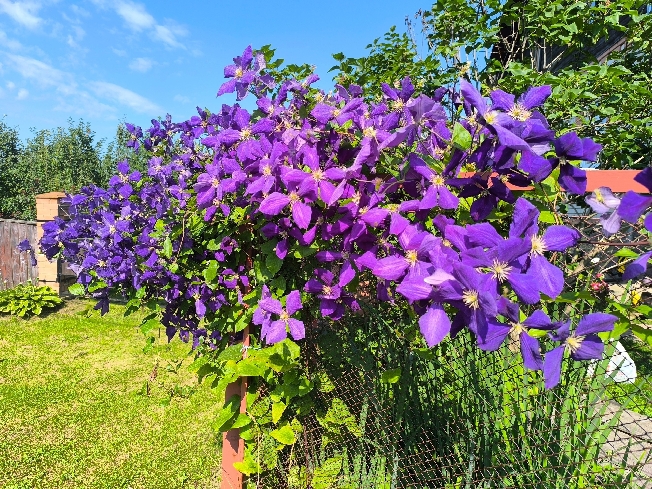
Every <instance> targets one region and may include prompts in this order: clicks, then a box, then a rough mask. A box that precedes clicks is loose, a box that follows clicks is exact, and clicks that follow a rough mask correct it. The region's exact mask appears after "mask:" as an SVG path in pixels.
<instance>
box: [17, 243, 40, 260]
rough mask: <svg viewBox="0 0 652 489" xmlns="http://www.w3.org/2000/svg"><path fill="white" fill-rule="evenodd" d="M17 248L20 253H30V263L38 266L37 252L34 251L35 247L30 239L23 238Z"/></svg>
mask: <svg viewBox="0 0 652 489" xmlns="http://www.w3.org/2000/svg"><path fill="white" fill-rule="evenodd" d="M16 249H17V250H18V252H19V253H25V252H27V253H28V254H29V258H30V263H31V264H32V266H33V267H35V266H36V264H37V263H36V254H35V253H34V248H33V247H32V245H31V244H30V242H29V240H28V239H24V240H22V241H21V242H20V243H18V245H17V246H16Z"/></svg>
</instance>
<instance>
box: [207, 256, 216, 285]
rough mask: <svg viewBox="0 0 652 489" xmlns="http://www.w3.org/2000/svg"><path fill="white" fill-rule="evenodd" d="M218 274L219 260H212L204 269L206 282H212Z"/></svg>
mask: <svg viewBox="0 0 652 489" xmlns="http://www.w3.org/2000/svg"><path fill="white" fill-rule="evenodd" d="M216 276H217V261H216V260H210V261H209V262H208V266H207V267H206V268H205V269H204V279H206V282H212V281H213V280H214V279H215V277H216Z"/></svg>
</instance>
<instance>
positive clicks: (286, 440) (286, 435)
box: [269, 425, 297, 445]
mask: <svg viewBox="0 0 652 489" xmlns="http://www.w3.org/2000/svg"><path fill="white" fill-rule="evenodd" d="M269 434H270V436H271V437H272V438H274V439H275V440H276V441H278V442H279V443H282V444H283V445H292V444H294V442H296V441H297V439H296V436H295V434H294V430H293V429H292V428H290V426H289V425H285V426H281V427H280V428H278V429H276V430H273V431H271V432H270V433H269Z"/></svg>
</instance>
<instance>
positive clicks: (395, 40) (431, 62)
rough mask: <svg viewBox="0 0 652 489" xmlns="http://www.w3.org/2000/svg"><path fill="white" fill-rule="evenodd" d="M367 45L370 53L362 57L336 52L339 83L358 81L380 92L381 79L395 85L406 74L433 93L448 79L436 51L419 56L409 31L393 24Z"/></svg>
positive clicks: (345, 84)
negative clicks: (404, 31) (397, 28)
mask: <svg viewBox="0 0 652 489" xmlns="http://www.w3.org/2000/svg"><path fill="white" fill-rule="evenodd" d="M367 49H368V50H369V55H368V56H363V57H361V58H348V57H346V56H345V55H344V54H343V53H337V54H334V55H333V58H335V60H336V61H337V62H338V64H336V65H335V66H333V67H332V68H331V71H335V72H336V75H335V77H334V79H335V81H336V82H337V83H340V84H342V85H344V86H348V85H349V84H351V83H355V84H356V85H360V86H363V87H365V93H371V94H374V95H376V96H380V84H381V83H388V84H390V85H392V86H393V85H394V84H395V83H396V82H397V81H400V80H401V79H402V78H404V77H405V76H409V77H410V78H411V79H412V80H413V82H414V84H415V86H416V87H417V89H418V90H419V91H422V92H424V93H432V92H433V91H434V90H435V89H436V88H437V87H439V86H441V85H443V84H445V83H446V81H447V79H446V78H445V77H444V76H442V75H443V73H442V70H441V65H440V62H439V61H438V60H437V58H436V57H435V55H434V54H432V53H430V54H428V55H427V56H426V57H424V58H422V57H421V56H419V53H418V51H417V47H416V45H415V43H414V42H413V40H412V39H410V37H409V36H408V35H407V34H399V33H398V32H396V27H392V28H391V29H390V30H389V32H387V33H386V34H385V35H384V36H383V38H382V40H381V39H380V38H377V39H374V41H373V43H371V44H369V45H367Z"/></svg>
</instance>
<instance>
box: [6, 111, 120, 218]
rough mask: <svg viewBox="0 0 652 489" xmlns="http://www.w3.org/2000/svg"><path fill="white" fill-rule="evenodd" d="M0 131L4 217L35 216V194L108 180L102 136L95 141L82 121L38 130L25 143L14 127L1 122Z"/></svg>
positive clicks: (108, 173)
mask: <svg viewBox="0 0 652 489" xmlns="http://www.w3.org/2000/svg"><path fill="white" fill-rule="evenodd" d="M0 132H1V134H0V141H1V143H0V144H1V145H2V146H3V149H2V150H0V217H3V218H11V219H26V220H30V219H35V218H36V203H35V200H34V197H35V196H36V195H37V194H40V193H45V192H55V191H65V192H72V191H75V190H78V189H79V188H81V187H82V186H84V185H88V184H90V183H96V184H99V185H102V184H106V183H107V182H108V178H109V176H110V174H111V172H112V171H113V165H110V164H109V162H108V161H106V160H103V159H102V158H100V154H101V153H102V145H103V141H99V142H95V140H94V137H95V135H94V133H93V132H92V131H91V129H90V126H89V125H88V124H87V123H84V122H83V121H79V122H78V123H77V125H74V124H73V121H72V120H70V121H69V124H68V127H67V128H62V127H59V128H57V129H55V130H52V131H50V130H41V131H37V132H35V133H34V134H33V136H32V137H31V138H30V139H28V140H27V142H26V143H25V144H24V145H20V143H18V142H17V140H16V136H17V134H16V131H15V130H14V129H12V128H8V127H7V126H6V125H4V124H3V125H2V126H0Z"/></svg>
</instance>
